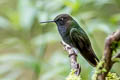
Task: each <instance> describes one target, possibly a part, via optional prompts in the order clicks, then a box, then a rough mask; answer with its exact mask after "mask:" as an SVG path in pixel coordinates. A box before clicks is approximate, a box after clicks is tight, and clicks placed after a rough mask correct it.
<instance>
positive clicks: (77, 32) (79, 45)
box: [41, 14, 99, 67]
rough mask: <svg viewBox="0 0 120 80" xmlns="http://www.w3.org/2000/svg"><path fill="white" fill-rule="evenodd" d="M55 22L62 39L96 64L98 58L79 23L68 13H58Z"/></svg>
mask: <svg viewBox="0 0 120 80" xmlns="http://www.w3.org/2000/svg"><path fill="white" fill-rule="evenodd" d="M48 22H55V23H56V24H57V28H58V31H59V33H60V35H61V37H62V39H63V41H64V42H65V43H66V44H68V45H69V46H71V47H73V48H75V49H76V50H77V51H79V52H80V53H81V55H82V56H83V57H84V58H85V59H86V60H87V61H88V62H89V63H90V64H91V65H92V66H94V67H95V66H96V65H97V63H98V62H99V59H98V58H97V56H96V55H95V52H94V51H93V49H92V46H91V42H90V40H89V38H88V36H87V34H86V32H85V31H84V30H83V29H82V28H81V27H80V26H79V24H78V23H77V22H76V21H75V20H74V19H73V18H72V17H71V16H70V15H68V14H60V15H58V16H57V17H56V18H55V19H54V20H53V21H46V22H41V23H48Z"/></svg>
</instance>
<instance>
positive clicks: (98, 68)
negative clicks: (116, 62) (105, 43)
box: [92, 60, 106, 80]
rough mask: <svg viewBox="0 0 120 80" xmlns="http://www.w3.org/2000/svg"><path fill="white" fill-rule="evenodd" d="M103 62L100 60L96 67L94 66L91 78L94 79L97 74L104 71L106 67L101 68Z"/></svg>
mask: <svg viewBox="0 0 120 80" xmlns="http://www.w3.org/2000/svg"><path fill="white" fill-rule="evenodd" d="M103 64H104V61H102V60H101V61H100V62H99V64H98V65H97V67H96V70H95V73H94V75H93V76H92V80H96V77H97V74H99V73H102V72H105V71H106V69H104V68H102V66H103Z"/></svg>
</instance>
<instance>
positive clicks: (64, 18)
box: [41, 14, 73, 26]
mask: <svg viewBox="0 0 120 80" xmlns="http://www.w3.org/2000/svg"><path fill="white" fill-rule="evenodd" d="M72 20H73V19H72V17H71V16H70V15H68V14H60V15H58V16H57V17H55V19H54V20H53V21H45V22H41V23H48V22H55V23H56V24H57V25H58V26H67V25H69V24H70V23H71V21H72Z"/></svg>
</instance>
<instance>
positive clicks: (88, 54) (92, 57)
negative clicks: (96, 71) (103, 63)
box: [81, 48, 99, 67]
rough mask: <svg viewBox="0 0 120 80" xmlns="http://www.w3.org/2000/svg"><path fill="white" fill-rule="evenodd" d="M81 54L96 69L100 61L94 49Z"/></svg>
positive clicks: (83, 51)
mask: <svg viewBox="0 0 120 80" xmlns="http://www.w3.org/2000/svg"><path fill="white" fill-rule="evenodd" d="M81 54H82V56H83V57H84V58H85V59H86V60H87V61H88V62H89V63H90V64H91V65H92V66H94V67H95V66H96V65H97V64H98V62H99V59H98V58H97V56H96V55H95V53H94V51H93V49H92V48H89V49H88V48H87V49H85V50H82V51H81Z"/></svg>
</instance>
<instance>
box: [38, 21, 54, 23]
mask: <svg viewBox="0 0 120 80" xmlns="http://www.w3.org/2000/svg"><path fill="white" fill-rule="evenodd" d="M50 22H55V21H45V22H40V23H50Z"/></svg>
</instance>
